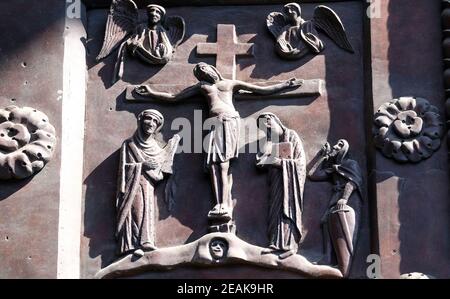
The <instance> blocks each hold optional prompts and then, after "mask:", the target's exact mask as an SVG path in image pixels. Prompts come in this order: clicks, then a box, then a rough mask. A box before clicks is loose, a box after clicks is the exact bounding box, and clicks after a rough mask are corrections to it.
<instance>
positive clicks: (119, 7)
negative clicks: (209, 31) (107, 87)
mask: <svg viewBox="0 0 450 299" xmlns="http://www.w3.org/2000/svg"><path fill="white" fill-rule="evenodd" d="M145 10H146V15H145V16H144V15H142V16H140V14H139V9H138V7H137V5H136V3H135V2H134V1H133V0H113V1H112V4H111V8H110V12H109V15H108V20H107V23H106V30H105V39H104V41H103V47H102V49H101V51H100V54H99V55H98V56H97V61H100V60H102V59H103V58H105V57H107V56H109V55H110V54H111V53H113V52H114V51H115V50H116V49H117V48H119V51H118V54H117V61H116V66H115V69H114V78H113V84H114V83H115V82H117V80H119V79H121V78H122V75H123V63H124V58H125V54H126V51H127V50H128V51H129V52H130V53H131V55H132V56H133V57H137V58H138V59H140V60H141V61H143V62H146V63H148V64H152V65H162V64H166V63H167V62H169V60H170V59H171V58H172V56H173V53H174V52H175V49H176V47H177V46H178V45H179V44H180V43H181V42H182V41H183V39H184V35H185V27H186V25H185V22H184V20H183V18H181V17H179V16H170V17H169V16H166V10H165V9H164V8H163V7H162V6H159V5H156V4H150V5H148V6H147V7H146V9H145Z"/></svg>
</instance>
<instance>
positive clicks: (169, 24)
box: [164, 16, 186, 48]
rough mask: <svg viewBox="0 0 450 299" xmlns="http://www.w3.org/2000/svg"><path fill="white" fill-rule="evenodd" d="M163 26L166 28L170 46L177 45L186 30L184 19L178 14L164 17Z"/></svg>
mask: <svg viewBox="0 0 450 299" xmlns="http://www.w3.org/2000/svg"><path fill="white" fill-rule="evenodd" d="M164 28H165V29H166V30H167V35H168V37H169V39H170V43H171V44H172V47H174V48H175V47H177V46H178V45H179V44H181V42H182V41H183V39H184V34H185V32H186V24H185V22H184V19H183V18H182V17H179V16H170V17H166V20H165V22H164Z"/></svg>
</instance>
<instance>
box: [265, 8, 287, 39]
mask: <svg viewBox="0 0 450 299" xmlns="http://www.w3.org/2000/svg"><path fill="white" fill-rule="evenodd" d="M266 22H267V28H268V29H269V31H270V32H271V33H272V34H273V36H274V37H275V38H276V39H278V37H279V36H280V35H281V33H282V32H283V28H284V27H286V25H287V22H286V19H285V17H284V15H283V14H282V13H279V12H271V13H270V14H269V15H268V16H267V19H266Z"/></svg>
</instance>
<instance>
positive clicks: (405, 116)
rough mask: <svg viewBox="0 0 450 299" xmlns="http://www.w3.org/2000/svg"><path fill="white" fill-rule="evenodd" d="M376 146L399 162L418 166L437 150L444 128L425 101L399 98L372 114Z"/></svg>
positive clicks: (435, 111) (433, 107)
mask: <svg viewBox="0 0 450 299" xmlns="http://www.w3.org/2000/svg"><path fill="white" fill-rule="evenodd" d="M374 123H375V127H374V135H375V145H376V146H377V147H378V148H379V149H380V150H381V152H382V153H383V155H385V156H386V157H388V158H392V159H394V160H396V161H398V162H420V161H422V160H424V159H427V158H429V157H431V155H432V154H433V153H434V152H435V151H436V150H437V149H438V148H439V147H440V145H441V138H442V136H443V134H444V124H443V122H442V120H441V117H440V115H439V110H438V108H436V107H435V106H433V105H431V104H430V103H429V102H428V101H427V100H426V99H423V98H414V97H401V98H399V99H393V100H391V101H390V102H387V103H384V104H383V105H381V107H380V108H379V109H378V111H377V112H376V113H375V121H374Z"/></svg>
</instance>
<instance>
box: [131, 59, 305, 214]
mask: <svg viewBox="0 0 450 299" xmlns="http://www.w3.org/2000/svg"><path fill="white" fill-rule="evenodd" d="M194 75H195V77H196V78H197V79H198V80H199V82H198V83H197V84H195V85H193V86H190V87H188V88H186V89H184V90H182V91H181V92H180V93H178V94H170V93H166V92H159V91H154V90H152V89H151V88H150V87H149V86H148V85H143V86H138V87H136V89H135V90H136V92H137V93H138V94H140V95H142V96H146V97H150V98H152V99H158V100H163V101H167V102H174V103H175V102H179V101H181V100H183V99H187V98H190V97H192V96H195V95H198V94H202V95H203V96H204V97H205V98H206V99H207V101H208V104H209V113H210V117H211V118H214V126H212V127H211V131H210V134H209V143H208V144H209V147H208V151H207V159H206V165H207V166H208V168H209V170H210V174H211V181H212V187H213V192H214V196H215V200H216V203H217V204H216V205H215V207H214V208H213V209H212V210H211V211H210V212H209V214H208V216H209V218H210V219H211V218H213V219H214V218H215V219H222V220H232V219H233V217H232V214H233V206H234V205H233V199H232V195H231V190H232V185H233V176H232V168H231V165H230V162H231V161H232V160H234V159H236V158H237V157H238V153H239V126H240V116H239V113H238V112H237V111H236V109H235V107H234V105H233V97H234V95H235V94H236V93H237V92H239V91H240V90H243V91H247V92H252V93H255V94H260V95H269V94H273V93H276V92H279V91H281V90H283V89H287V88H294V87H297V86H300V85H301V84H302V82H303V81H302V80H297V79H295V78H292V79H290V80H287V81H285V82H282V83H278V84H274V85H270V86H258V85H254V84H250V83H246V82H242V81H239V80H229V79H225V78H223V77H222V75H221V74H220V73H219V71H218V70H217V69H216V68H215V67H214V66H212V65H209V64H206V63H203V62H201V63H199V64H197V65H196V66H195V67H194Z"/></svg>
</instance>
